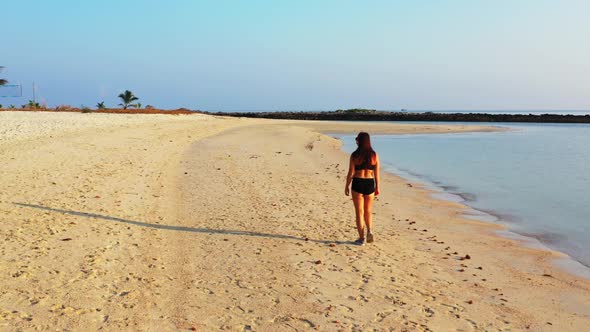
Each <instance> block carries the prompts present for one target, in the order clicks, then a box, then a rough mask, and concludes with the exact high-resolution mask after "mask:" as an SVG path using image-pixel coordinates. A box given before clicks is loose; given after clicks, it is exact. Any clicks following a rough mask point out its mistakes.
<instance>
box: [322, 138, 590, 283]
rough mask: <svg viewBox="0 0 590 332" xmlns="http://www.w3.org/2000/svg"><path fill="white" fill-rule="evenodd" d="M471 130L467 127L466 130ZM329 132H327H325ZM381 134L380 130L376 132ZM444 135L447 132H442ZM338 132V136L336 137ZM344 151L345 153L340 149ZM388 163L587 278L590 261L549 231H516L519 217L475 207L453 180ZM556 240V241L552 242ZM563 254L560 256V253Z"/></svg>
mask: <svg viewBox="0 0 590 332" xmlns="http://www.w3.org/2000/svg"><path fill="white" fill-rule="evenodd" d="M495 128H500V129H501V130H498V131H512V130H519V129H513V128H507V127H495ZM466 132H470V131H466ZM473 132H474V133H478V132H479V133H486V132H493V131H489V130H482V131H473ZM461 133H464V132H453V133H448V135H453V134H461ZM326 134H329V133H326ZM334 134H335V135H336V136H330V137H334V138H336V139H338V140H340V141H342V139H341V136H342V135H351V133H344V132H343V133H334ZM378 134H380V133H378ZM389 135H400V134H389ZM410 135H428V134H427V133H425V134H420V133H419V134H410ZM445 135H447V134H445ZM338 136H340V137H338ZM343 152H345V153H347V152H346V151H344V150H343ZM388 166H389V167H384V168H383V170H384V171H386V172H388V173H389V174H392V175H394V176H397V177H400V178H402V179H405V180H407V181H409V182H410V183H412V184H413V185H419V186H423V187H425V188H426V189H428V190H430V191H431V197H432V198H433V199H439V200H444V201H449V202H453V203H458V204H461V205H463V206H464V207H465V210H466V211H465V213H464V214H463V216H464V217H467V218H470V219H473V220H477V221H482V222H485V223H489V224H493V225H498V226H500V227H502V229H501V230H499V231H497V235H498V236H500V237H503V238H506V239H512V240H516V241H518V242H521V243H522V245H523V246H525V247H527V248H531V249H537V250H544V251H548V252H552V253H555V254H556V255H557V256H558V257H557V258H556V259H555V266H556V267H560V268H562V269H564V272H566V273H570V274H572V275H573V276H576V277H581V278H584V279H586V280H588V281H590V265H587V264H584V263H583V262H581V261H579V260H577V259H576V258H575V257H573V256H571V255H570V254H569V253H567V252H566V251H563V250H560V249H557V248H552V247H551V243H545V242H544V241H543V240H542V238H543V236H544V235H545V234H547V235H551V233H531V232H526V231H525V230H523V231H518V230H514V229H511V226H512V225H513V224H518V223H519V218H518V217H516V216H512V215H509V214H505V213H502V211H496V210H492V209H482V208H476V207H474V206H471V205H470V204H469V202H470V201H473V200H475V197H476V195H475V194H473V193H470V192H459V191H457V190H458V189H459V188H458V187H456V186H455V185H453V184H448V183H444V184H443V183H440V182H438V181H435V180H432V179H430V178H429V177H428V176H427V175H421V174H416V173H413V172H412V171H411V170H402V169H399V168H397V166H395V165H388ZM554 243H557V242H554ZM562 256H563V257H562Z"/></svg>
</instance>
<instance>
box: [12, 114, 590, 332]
mask: <svg viewBox="0 0 590 332" xmlns="http://www.w3.org/2000/svg"><path fill="white" fill-rule="evenodd" d="M40 116H42V117H40ZM49 123H51V125H48V124H49ZM359 129H365V130H368V131H370V132H381V133H411V132H433V131H438V132H441V131H454V130H463V131H464V130H473V128H470V127H462V128H458V127H451V126H441V127H433V126H426V127H425V126H423V125H384V124H364V125H363V128H358V127H357V125H355V124H350V123H345V124H341V123H329V122H328V123H327V122H322V123H316V122H301V121H275V120H253V119H235V118H232V119H229V118H215V117H209V116H203V115H191V116H165V115H141V116H128V115H107V114H76V113H68V114H57V113H50V114H47V115H45V114H43V115H41V114H40V113H34V114H33V113H12V112H7V113H0V133H2V135H3V136H4V135H6V136H5V137H4V139H0V156H1V157H2V159H1V160H2V164H1V165H0V188H2V189H1V191H0V236H1V237H2V243H1V244H0V255H1V258H2V260H1V261H0V295H1V296H0V329H2V330H21V329H24V330H27V329H40V330H98V329H103V330H148V331H162V330H190V329H193V330H194V329H196V330H198V331H209V330H218V329H229V330H237V331H243V330H256V331H283V330H308V329H317V330H322V331H337V330H372V329H376V330H396V331H398V330H401V331H403V330H407V331H415V330H418V331H420V330H427V331H454V330H457V331H470V330H513V331H514V330H526V329H530V330H532V331H540V330H541V331H542V330H547V331H582V330H584V329H585V328H586V327H587V326H588V324H589V323H590V283H589V282H588V281H586V280H581V279H579V278H576V277H573V276H571V275H568V274H566V273H564V272H562V271H560V270H559V269H556V268H554V267H553V266H552V265H551V261H552V260H553V259H554V258H555V257H559V254H557V253H554V252H548V251H540V250H533V249H527V248H525V247H522V246H521V245H520V244H519V243H517V242H515V241H512V240H507V239H502V238H499V237H497V236H494V235H493V232H494V231H495V230H496V229H497V227H494V226H492V225H488V224H484V223H481V222H476V221H470V220H467V219H464V218H462V217H461V212H462V211H464V210H463V209H464V207H463V206H461V205H459V204H456V203H451V202H445V201H439V200H435V199H432V198H431V197H430V193H429V192H428V191H427V190H426V189H424V188H421V187H419V186H417V185H415V184H408V183H407V182H406V181H404V180H403V179H400V178H398V177H396V176H393V175H387V176H385V177H384V183H383V188H382V192H383V194H382V196H381V197H380V198H379V200H378V202H376V211H375V212H376V219H375V220H376V231H377V233H376V234H377V235H376V236H377V242H376V243H375V244H372V245H367V246H365V247H358V246H354V245H352V244H351V243H350V242H351V241H352V240H354V238H355V235H356V230H355V228H354V220H353V208H352V203H351V202H350V199H349V198H347V197H346V196H344V194H343V189H344V188H343V187H344V177H345V175H346V174H345V172H346V169H345V168H346V164H347V156H346V155H345V154H344V153H342V152H341V151H340V142H338V141H337V140H335V139H332V138H330V137H328V136H325V135H322V134H319V133H318V132H317V131H318V130H320V131H323V132H346V131H358V130H359ZM476 129H485V128H476ZM9 136H10V139H6V137H9ZM466 255H469V257H470V259H466V260H465V259H464V260H461V258H462V257H465V256H466Z"/></svg>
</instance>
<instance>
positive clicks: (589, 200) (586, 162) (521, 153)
mask: <svg viewBox="0 0 590 332" xmlns="http://www.w3.org/2000/svg"><path fill="white" fill-rule="evenodd" d="M472 124H473V123H472ZM477 124H484V125H498V124H492V123H489V124H488V123H477ZM361 126H362V125H360V124H359V127H361ZM500 126H502V127H509V128H510V129H512V130H511V131H508V132H494V133H459V134H428V135H374V136H372V141H373V147H374V148H375V150H377V152H379V154H380V157H381V160H382V164H383V167H384V169H385V170H389V171H392V172H394V173H397V174H399V175H402V176H404V177H409V178H411V179H414V180H415V179H419V180H420V181H422V182H426V183H428V184H430V185H433V186H436V187H437V188H439V189H440V190H441V191H444V192H446V193H451V194H455V197H461V199H462V200H463V202H464V203H465V204H466V205H468V206H470V207H472V208H474V209H477V210H479V211H485V212H488V213H490V214H491V215H494V216H496V217H497V218H496V219H495V220H494V222H499V223H503V224H506V225H507V226H508V228H509V230H510V231H512V232H513V233H517V234H521V235H525V236H527V237H532V238H535V239H537V240H539V241H540V242H541V243H542V244H544V245H545V246H547V247H549V248H552V249H556V250H559V251H562V252H564V253H567V254H568V255H569V256H571V257H572V258H573V259H574V260H576V261H578V262H580V263H582V264H583V265H585V266H587V267H588V266H590V125H587V124H581V125H580V124H502V125H500ZM339 138H340V139H342V140H343V142H344V147H343V148H344V150H345V151H347V152H350V151H352V150H353V149H354V148H355V147H356V145H355V142H354V136H352V135H343V136H339Z"/></svg>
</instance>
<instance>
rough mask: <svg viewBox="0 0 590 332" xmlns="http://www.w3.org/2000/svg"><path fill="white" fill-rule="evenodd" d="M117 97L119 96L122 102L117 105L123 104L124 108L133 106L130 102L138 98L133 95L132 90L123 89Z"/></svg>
mask: <svg viewBox="0 0 590 332" xmlns="http://www.w3.org/2000/svg"><path fill="white" fill-rule="evenodd" d="M119 98H121V101H122V103H121V104H119V106H123V109H124V110H126V109H127V108H128V107H129V106H134V105H132V104H131V103H132V102H134V101H136V100H139V98H137V97H135V95H134V94H133V92H131V91H129V90H125V92H123V93H122V94H120V95H119Z"/></svg>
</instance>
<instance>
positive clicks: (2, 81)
mask: <svg viewBox="0 0 590 332" xmlns="http://www.w3.org/2000/svg"><path fill="white" fill-rule="evenodd" d="M2 69H4V67H2V66H0V71H2ZM6 83H8V81H7V80H5V79H2V78H0V86H2V85H4V84H6Z"/></svg>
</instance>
